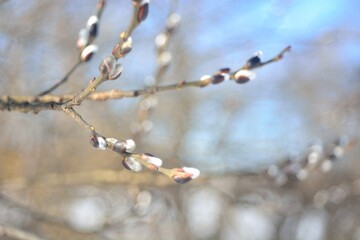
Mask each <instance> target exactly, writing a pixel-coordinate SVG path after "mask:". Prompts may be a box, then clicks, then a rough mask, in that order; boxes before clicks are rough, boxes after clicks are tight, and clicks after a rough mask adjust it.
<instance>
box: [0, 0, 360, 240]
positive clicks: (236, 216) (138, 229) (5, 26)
mask: <svg viewBox="0 0 360 240" xmlns="http://www.w3.org/2000/svg"><path fill="white" fill-rule="evenodd" d="M96 4H97V1H96V0H91V1H89V0H78V1H69V0H61V1H20V0H11V1H10V0H2V1H0V13H1V14H0V72H1V75H0V96H3V95H26V96H30V95H35V94H37V93H39V92H41V91H42V90H45V89H47V88H49V87H50V86H52V85H53V84H54V83H55V82H56V81H57V80H58V79H60V78H62V77H63V76H64V74H65V73H66V72H67V71H68V70H69V69H70V68H71V67H72V66H73V65H74V64H75V63H76V62H77V60H78V57H79V51H78V49H77V48H76V41H77V37H78V32H79V30H80V29H81V28H83V27H85V25H86V22H87V19H88V18H89V17H90V16H91V15H93V14H95V13H96ZM359 8H360V2H359V1H355V0H351V1H341V0H327V1H310V0H305V1H300V0H285V1H283V0H282V1H280V0H267V1H265V0H264V1H252V2H249V1H235V0H233V1H231V0H229V1H204V0H198V1H186V0H185V1H178V2H174V1H170V0H167V1H160V0H153V1H151V3H150V12H149V16H148V19H147V20H146V21H145V22H144V23H142V24H141V26H140V27H139V28H137V29H136V30H135V32H134V34H133V50H132V52H131V53H130V54H129V55H128V56H126V58H124V59H120V62H121V64H122V65H123V67H124V71H123V74H122V76H121V78H120V79H118V80H117V81H112V82H106V83H104V84H103V85H101V86H100V87H99V89H98V90H101V91H105V90H110V89H121V90H135V89H142V88H144V87H146V86H149V85H151V84H154V82H157V84H159V85H166V84H172V83H178V82H180V81H182V80H187V81H190V80H196V79H199V78H200V77H201V76H203V75H205V74H213V73H215V72H216V71H217V70H218V69H219V68H224V67H229V68H231V69H232V70H236V69H238V68H240V67H241V66H243V64H244V63H245V62H246V60H247V59H249V58H250V57H252V56H253V55H254V53H255V52H257V51H262V52H263V55H262V56H261V58H262V59H263V60H267V59H270V58H272V57H274V56H276V55H277V54H278V53H279V52H280V51H281V50H282V49H284V48H285V47H286V46H288V45H291V46H292V51H291V53H289V54H285V56H284V58H283V59H282V60H281V61H279V62H276V63H274V64H271V65H267V66H264V67H262V68H259V69H256V70H255V73H256V78H255V79H254V80H252V81H250V82H249V83H247V84H244V85H239V84H236V83H235V82H234V81H226V82H224V83H221V84H219V85H211V86H208V87H206V88H186V89H182V90H174V91H166V92H161V93H157V94H155V95H151V96H148V97H138V98H126V99H120V100H109V101H105V102H98V101H85V102H83V104H82V105H81V106H79V107H77V110H78V112H79V113H80V114H81V115H82V116H83V117H84V118H85V119H86V120H87V121H88V122H90V123H92V124H93V125H94V126H95V127H96V129H97V131H99V132H100V133H101V134H103V135H105V136H108V137H115V138H118V139H128V138H133V139H134V140H135V141H136V143H137V151H138V152H150V153H152V154H154V155H156V156H159V157H160V158H162V159H163V160H164V166H166V167H168V168H173V167H178V166H190V167H196V168H198V169H200V171H201V176H200V178H199V179H196V180H194V181H192V182H190V183H188V184H185V185H179V184H176V183H175V182H173V181H172V180H171V179H168V178H167V177H165V176H163V175H161V174H158V173H156V172H151V171H144V172H141V173H133V172H129V171H127V170H124V169H123V166H122V164H121V159H120V157H119V156H118V155H116V154H114V153H113V152H111V151H99V150H96V149H94V148H93V147H91V146H90V145H89V136H88V133H87V132H85V131H84V130H83V129H81V128H80V127H78V125H77V124H76V123H75V122H74V121H73V120H72V119H71V118H69V117H68V116H66V115H65V114H63V113H62V112H53V111H42V112H40V113H38V114H32V113H28V114H24V113H20V112H5V111H4V112H1V113H0V133H1V138H0V239H13V238H11V237H6V234H5V233H4V232H5V230H4V229H5V228H6V229H12V230H14V231H15V230H22V231H26V232H28V233H31V234H34V235H36V236H38V238H39V239H109V240H110V239H167V240H168V239H174V240H177V239H229V240H230V239H314V240H315V239H337V240H340V239H360V227H359V226H360V225H359V223H360V217H359V216H360V214H359V213H360V204H359V194H360V180H359V179H360V174H359V171H358V169H359V167H360V165H359V159H358V156H359V154H360V151H359V150H360V148H359V145H358V144H356V141H357V139H359V137H360V131H359V126H360V125H359V122H360V118H359V116H360V112H359V103H360V102H359V101H360V94H359V91H360V15H359V13H358V9H359ZM131 12H132V3H131V1H115V0H109V1H107V3H106V6H105V9H104V12H103V15H102V18H101V22H100V28H99V36H98V37H97V39H96V40H95V44H97V45H98V47H99V51H98V52H97V53H96V55H94V56H93V58H92V59H91V61H90V62H88V63H84V64H82V65H81V66H80V67H79V68H78V69H76V71H75V72H74V74H73V75H71V77H70V79H69V82H68V83H66V84H65V85H63V86H61V87H60V88H58V89H57V90H56V91H55V92H54V94H58V95H62V94H73V93H77V92H79V91H80V90H81V89H83V88H84V87H85V86H86V85H87V83H88V81H89V80H90V79H92V78H93V77H94V76H96V75H97V74H98V65H99V63H100V61H101V60H102V59H103V58H104V57H106V56H107V55H109V53H110V52H111V50H112V48H113V46H114V45H115V43H116V42H117V41H118V36H119V33H120V32H122V31H124V30H125V29H126V28H127V26H128V23H129V21H130V17H131ZM172 12H176V13H178V14H179V15H180V16H181V23H180V27H179V28H178V30H177V31H176V32H174V34H173V35H171V39H170V45H169V48H168V51H169V53H170V54H171V57H172V58H171V62H170V65H169V67H168V68H167V69H166V71H164V72H162V73H161V74H160V75H159V58H158V56H157V53H156V47H155V43H154V40H155V38H156V36H157V35H158V34H160V33H161V32H163V31H164V29H165V25H166V21H167V17H168V16H169V14H170V13H172ZM155 76H157V78H158V79H157V80H155V78H156V77H155ZM19 239H26V238H19Z"/></svg>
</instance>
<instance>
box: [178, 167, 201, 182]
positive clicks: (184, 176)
mask: <svg viewBox="0 0 360 240" xmlns="http://www.w3.org/2000/svg"><path fill="white" fill-rule="evenodd" d="M199 175H200V171H199V170H198V169H196V168H190V167H182V168H175V169H173V176H172V178H173V179H174V181H176V182H177V183H187V182H189V181H191V180H193V179H195V178H197V177H198V176H199Z"/></svg>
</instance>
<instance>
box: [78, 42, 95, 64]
mask: <svg viewBox="0 0 360 240" xmlns="http://www.w3.org/2000/svg"><path fill="white" fill-rule="evenodd" d="M97 50H98V47H97V46H96V45H94V44H91V45H89V46H87V47H86V48H84V50H82V52H81V55H80V59H81V61H82V62H87V61H89V60H90V59H91V57H92V56H93V55H94V54H95V53H96V52H97Z"/></svg>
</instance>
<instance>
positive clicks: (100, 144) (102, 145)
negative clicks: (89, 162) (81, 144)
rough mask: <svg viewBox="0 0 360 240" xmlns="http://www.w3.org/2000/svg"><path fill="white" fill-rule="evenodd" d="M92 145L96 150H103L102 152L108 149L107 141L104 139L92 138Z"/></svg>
mask: <svg viewBox="0 0 360 240" xmlns="http://www.w3.org/2000/svg"><path fill="white" fill-rule="evenodd" d="M90 144H91V145H92V146H93V147H94V148H98V149H101V150H105V149H106V147H107V143H106V140H105V139H104V138H103V137H96V136H92V137H91V138H90Z"/></svg>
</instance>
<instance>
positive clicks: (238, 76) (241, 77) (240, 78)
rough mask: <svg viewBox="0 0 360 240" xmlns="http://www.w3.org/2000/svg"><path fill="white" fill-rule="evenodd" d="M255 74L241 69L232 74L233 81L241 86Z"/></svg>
mask: <svg viewBox="0 0 360 240" xmlns="http://www.w3.org/2000/svg"><path fill="white" fill-rule="evenodd" d="M255 77H256V74H255V73H254V72H252V71H250V70H246V69H242V70H239V71H237V72H236V73H235V74H234V80H235V82H236V83H239V84H242V83H247V82H248V81H250V80H252V79H254V78H255Z"/></svg>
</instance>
